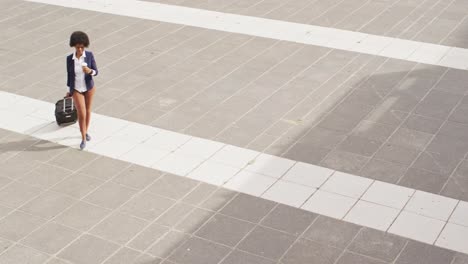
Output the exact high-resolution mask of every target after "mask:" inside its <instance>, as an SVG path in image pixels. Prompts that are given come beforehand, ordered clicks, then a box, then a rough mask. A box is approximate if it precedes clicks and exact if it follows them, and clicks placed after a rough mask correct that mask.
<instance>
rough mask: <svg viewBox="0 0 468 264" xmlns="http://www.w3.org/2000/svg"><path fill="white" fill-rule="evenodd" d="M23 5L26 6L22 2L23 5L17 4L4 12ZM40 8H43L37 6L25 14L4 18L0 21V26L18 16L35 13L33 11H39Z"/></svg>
mask: <svg viewBox="0 0 468 264" xmlns="http://www.w3.org/2000/svg"><path fill="white" fill-rule="evenodd" d="M25 4H26V1H25V2H23V3H21V4H18V5H16V6H13V7H10V8H8V9H6V10H4V11H8V10H9V9H14V8H18V7H21V6H23V5H25ZM39 4H41V3H39ZM41 7H43V6H37V7H34V8H33V9H31V10H28V11H26V12H24V13H21V14H18V15H13V16H9V17H6V18H4V19H3V20H0V24H1V23H4V22H5V21H8V20H11V19H14V18H17V17H19V16H22V15H26V14H27V13H28V12H31V11H35V10H37V9H40V8H41Z"/></svg>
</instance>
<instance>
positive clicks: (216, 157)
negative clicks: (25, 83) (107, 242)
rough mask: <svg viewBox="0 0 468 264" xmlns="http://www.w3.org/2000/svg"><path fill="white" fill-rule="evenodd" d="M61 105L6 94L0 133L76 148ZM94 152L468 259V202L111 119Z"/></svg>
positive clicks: (99, 120)
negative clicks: (59, 115)
mask: <svg viewBox="0 0 468 264" xmlns="http://www.w3.org/2000/svg"><path fill="white" fill-rule="evenodd" d="M53 112H54V105H53V104H51V103H48V102H43V101H40V100H36V99H31V98H28V97H24V96H19V95H15V94H11V93H7V92H0V128H3V129H7V130H10V131H14V132H18V133H22V134H27V135H30V136H33V137H36V138H39V139H44V140H49V141H52V142H55V143H58V144H61V145H66V146H70V147H72V148H76V147H77V146H78V144H79V142H80V136H79V131H78V128H77V125H76V124H75V125H73V126H69V127H66V128H60V127H58V126H57V125H56V124H55V121H54V118H53ZM93 124H94V125H93V127H92V131H90V132H91V135H92V136H93V141H91V142H89V143H88V151H89V152H92V153H96V154H100V155H103V156H106V157H112V158H116V159H119V160H123V161H126V162H130V163H135V164H139V165H142V166H145V167H149V168H154V169H158V170H161V171H164V172H170V173H173V174H176V175H179V176H182V177H189V178H192V179H196V180H199V181H202V182H206V183H210V184H215V185H218V186H223V187H225V188H230V189H233V190H235V191H239V192H243V193H248V194H251V195H254V196H257V197H262V198H265V199H268V200H272V201H276V202H279V203H283V204H287V205H290V206H294V207H298V208H302V209H305V210H308V211H311V212H315V213H318V214H322V215H327V216H330V217H334V218H337V219H341V220H343V221H348V222H352V223H356V224H359V225H362V226H366V227H371V228H375V229H379V230H382V231H388V232H391V233H395V234H398V235H400V236H403V237H407V238H411V239H414V240H418V241H421V242H424V243H428V244H437V245H439V246H442V247H446V248H448V249H452V250H455V251H460V252H464V253H468V249H467V248H466V247H463V246H460V240H462V239H464V241H462V242H464V243H465V244H468V238H466V236H463V237H461V236H460V235H459V234H463V233H468V221H467V219H468V203H467V202H464V201H459V200H455V199H452V198H448V197H444V196H440V195H435V194H431V193H426V192H422V191H418V190H415V189H411V188H406V187H402V186H398V185H393V184H389V183H384V182H380V181H375V180H371V179H368V178H364V177H360V176H356V175H351V174H347V173H342V172H338V171H334V170H331V169H327V168H324V167H319V166H315V165H312V164H306V163H301V162H296V161H293V160H288V159H285V158H281V157H276V156H271V155H266V154H262V153H259V152H256V151H253V150H248V149H243V148H239V147H235V146H231V145H227V144H224V143H221V142H215V141H211V140H206V139H202V138H196V137H192V136H189V135H184V134H180V133H176V132H171V131H167V130H163V129H158V128H154V127H152V126H147V125H142V124H138V123H133V122H129V121H125V120H121V119H117V118H112V117H107V116H103V115H98V114H96V115H95V119H94V121H93Z"/></svg>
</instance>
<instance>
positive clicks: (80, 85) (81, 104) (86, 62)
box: [66, 31, 98, 150]
mask: <svg viewBox="0 0 468 264" xmlns="http://www.w3.org/2000/svg"><path fill="white" fill-rule="evenodd" d="M88 46H89V38H88V35H86V33H84V32H81V31H76V32H73V33H72V34H71V36H70V47H74V48H75V52H74V53H73V54H70V55H68V56H67V73H68V75H67V76H68V78H67V86H68V88H69V91H68V92H67V95H66V96H67V97H70V96H72V97H73V101H74V103H75V105H76V110H77V113H78V124H79V126H80V132H81V144H80V149H82V150H83V149H84V148H85V147H86V141H90V140H91V137H90V135H89V134H88V129H89V123H90V120H91V105H92V102H93V96H94V92H95V90H96V89H94V81H93V76H96V75H97V74H98V69H97V66H96V61H95V60H94V56H93V53H92V52H90V51H87V50H85V48H87V47H88Z"/></svg>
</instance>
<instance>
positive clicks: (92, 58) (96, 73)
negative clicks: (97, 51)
mask: <svg viewBox="0 0 468 264" xmlns="http://www.w3.org/2000/svg"><path fill="white" fill-rule="evenodd" d="M91 70H93V72H92V74H91V75H92V76H96V75H98V68H97V65H96V60H95V59H94V54H93V55H91Z"/></svg>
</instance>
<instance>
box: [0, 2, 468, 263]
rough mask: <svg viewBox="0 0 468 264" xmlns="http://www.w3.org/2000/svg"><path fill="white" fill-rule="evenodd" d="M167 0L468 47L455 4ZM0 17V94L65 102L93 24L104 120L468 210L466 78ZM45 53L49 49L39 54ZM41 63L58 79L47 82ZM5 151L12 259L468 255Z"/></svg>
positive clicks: (257, 202)
mask: <svg viewBox="0 0 468 264" xmlns="http://www.w3.org/2000/svg"><path fill="white" fill-rule="evenodd" d="M161 2H162V1H161ZM164 3H171V4H178V5H186V6H194V7H197V8H205V9H212V10H218V11H222V12H235V13H239V14H246V15H254V16H262V17H269V18H275V19H282V20H287V21H301V22H302V23H312V24H318V25H324V26H332V27H338V28H345V29H351V30H357V31H362V32H368V33H374V34H381V35H387V36H393V37H404V38H408V39H420V40H424V41H429V42H433V43H443V44H447V45H456V46H459V47H466V46H464V45H466V42H464V41H461V40H463V39H464V36H465V35H466V30H464V29H465V28H466V23H465V22H462V21H463V19H465V18H464V16H463V15H462V14H460V12H459V11H460V10H463V8H466V6H465V4H464V2H463V1H453V2H445V1H426V2H425V3H426V4H425V5H423V4H421V3H420V2H418V1H404V2H402V1H398V2H397V1H394V2H388V1H385V2H372V1H371V2H358V1H352V2H349V1H326V2H323V1H302V0H301V1H273V0H268V1H254V2H251V1H231V0H229V1H227V0H226V1H198V0H197V1H164ZM0 6H1V7H4V6H7V7H8V8H12V9H11V10H15V12H17V13H16V14H12V13H9V12H8V13H7V14H8V18H7V19H6V20H4V21H2V22H0V24H1V25H2V27H0V35H1V36H2V44H3V47H5V49H7V53H5V54H3V53H0V54H1V55H0V56H4V57H3V60H2V62H0V76H3V75H7V76H8V78H2V81H1V82H0V89H1V90H2V91H10V92H15V93H18V94H21V95H25V96H28V97H33V98H36V99H41V100H46V101H49V102H55V101H56V100H57V98H60V97H61V96H63V92H64V83H65V81H64V76H63V74H60V73H61V72H63V59H64V56H65V55H66V54H67V53H68V52H69V49H68V47H67V45H66V43H64V40H66V39H67V38H68V37H69V33H70V32H71V31H72V30H74V29H75V28H86V29H87V31H88V33H89V34H90V36H91V41H92V44H91V50H93V51H94V52H95V54H96V59H97V61H98V65H100V69H102V71H101V74H100V76H99V77H98V78H97V79H96V84H97V89H98V93H97V97H96V108H95V110H96V112H97V113H100V114H105V115H110V116H114V117H117V118H122V119H126V120H130V121H135V122H139V123H142V124H146V125H154V126H158V127H161V128H165V129H170V130H174V131H177V132H183V133H187V134H190V135H196V136H201V137H203V138H208V139H217V140H220V141H222V142H224V143H231V144H234V145H237V146H241V147H247V148H254V149H256V150H259V151H264V152H267V153H271V154H274V155H278V156H283V157H286V158H292V159H294V160H299V161H305V162H309V163H313V164H319V165H324V166H327V167H330V168H335V169H340V170H343V171H347V172H352V173H355V174H358V175H360V176H364V177H368V178H372V179H378V180H382V181H386V182H390V183H396V184H399V185H403V186H410V187H414V188H417V189H420V190H425V191H429V192H433V193H440V194H442V195H445V196H448V197H453V198H457V199H462V200H468V196H467V195H468V183H467V180H466V175H467V174H466V154H467V152H468V144H467V143H466V142H467V139H468V138H467V137H466V135H467V134H468V133H466V132H467V131H468V130H466V126H467V121H466V118H465V117H466V105H468V103H467V102H468V100H466V99H467V98H468V97H467V96H466V92H467V91H468V90H467V87H466V80H467V79H466V74H465V72H463V71H456V70H448V71H447V69H446V68H443V67H434V66H428V65H416V64H414V63H408V62H404V61H398V60H393V59H385V58H378V57H374V56H370V55H358V54H356V53H352V52H344V51H335V50H329V49H325V48H320V47H314V46H304V45H299V44H293V43H286V42H280V41H273V40H268V39H262V38H254V37H249V36H242V35H238V34H229V33H226V32H217V31H209V30H202V29H197V28H192V27H184V26H181V25H171V24H166V23H158V22H153V21H144V20H139V19H135V18H125V17H118V16H113V15H105V14H98V13H94V12H88V11H79V12H70V10H69V9H63V8H50V7H47V6H44V5H37V4H32V3H23V4H21V5H20V6H18V4H17V3H13V2H12V1H8V2H2V3H1V4H0ZM0 9H2V8H0ZM38 14H39V15H38ZM64 14H68V15H64ZM33 16H36V17H37V19H34V20H31V19H30V18H31V17H33ZM83 16H85V17H87V19H85V20H83V19H82V17H83ZM19 21H20V23H18V22H19ZM400 21H401V22H400ZM460 22H462V23H460ZM16 24H18V25H17V26H16ZM89 25H91V26H89ZM434 28H437V30H434V31H432V29H434ZM449 29H453V31H451V30H449ZM432 32H433V33H432ZM30 39H35V41H33V42H29V41H28V40H30ZM15 42H18V43H21V45H13V44H14V43H15ZM65 42H66V41H65ZM38 43H43V46H44V47H45V49H44V50H41V51H38V52H31V51H35V50H37V45H38ZM451 43H455V44H451ZM458 43H460V44H458ZM130 46H131V47H132V49H131V51H129V52H128V53H125V52H124V53H123V54H121V51H122V49H124V50H128V47H130ZM50 54H53V56H51V55H50ZM6 61H8V62H9V64H6V63H4V62H6ZM11 61H13V62H14V63H10V62H11ZM36 62H40V63H39V64H38V63H36ZM10 64H11V65H10ZM44 65H47V69H49V70H50V71H51V72H54V74H47V75H44V74H43V72H42V71H38V69H41V67H44ZM6 66H8V67H6ZM18 69H21V71H19V72H18ZM31 80H36V81H37V82H34V83H31ZM0 155H1V156H0V158H1V161H0V162H1V166H0V177H1V178H0V179H1V180H0V188H1V189H0V203H1V204H2V205H1V207H0V217H1V218H0V238H2V241H3V239H4V240H6V241H8V242H7V243H8V244H9V243H14V242H18V241H20V244H16V245H12V246H9V248H8V249H6V250H5V251H4V253H3V254H2V255H0V262H2V263H3V262H5V263H15V264H16V263H21V262H22V261H23V260H22V259H21V258H22V257H23V256H26V257H28V256H30V258H29V259H30V260H31V262H32V263H36V262H37V263H67V262H71V263H86V264H90V263H119V261H120V263H122V261H127V262H124V263H132V262H135V263H145V264H146V263H159V262H161V263H170V264H184V263H191V264H193V263H203V264H211V263H213V264H214V263H223V264H237V263H243V264H251V263H252V264H253V263H255V264H257V263H261V264H263V263H282V264H293V263H392V262H394V263H398V264H402V263H411V264H415V263H418V261H420V260H421V258H418V256H421V255H423V256H428V258H427V259H424V258H423V259H422V260H424V261H425V262H424V263H431V261H436V262H434V263H451V261H452V260H453V261H454V262H453V263H456V264H461V263H464V261H466V260H465V259H466V256H465V255H462V254H460V255H458V254H455V253H454V252H451V251H446V250H442V249H439V248H437V247H434V246H425V245H422V244H419V243H416V242H412V241H410V242H408V241H409V240H407V239H403V238H400V237H397V236H393V235H389V234H386V233H384V232H380V231H376V230H370V229H367V228H361V227H360V226H356V225H352V224H348V223H344V222H341V221H338V220H332V219H328V218H326V217H322V216H316V215H315V214H311V213H308V212H305V211H302V210H299V209H294V208H290V207H287V206H284V205H278V204H276V203H274V202H271V201H266V200H263V199H260V198H256V197H252V196H248V195H244V194H238V193H236V192H233V191H229V190H225V189H221V188H218V187H215V186H211V185H208V184H204V183H199V182H197V181H192V180H188V179H182V178H179V177H177V176H174V175H171V174H164V173H162V172H159V171H156V170H152V169H147V168H143V167H139V166H137V165H132V164H128V163H124V162H120V161H116V160H113V159H109V158H104V157H100V156H99V155H95V154H90V153H87V152H79V151H76V150H72V149H67V148H63V147H61V146H57V145H55V144H52V143H49V142H43V141H38V140H35V139H32V138H29V137H24V136H21V135H18V134H14V133H10V132H7V131H0ZM43 241H45V242H43ZM271 241H275V243H272V242H271ZM23 244H25V245H27V246H28V247H23ZM19 252H20V253H21V254H20V253H19ZM56 253H58V254H57V255H56V256H54V258H50V260H49V257H50V256H49V255H50V254H56ZM433 254H434V256H432V255H433ZM34 261H36V262H34ZM47 261H49V262H47Z"/></svg>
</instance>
